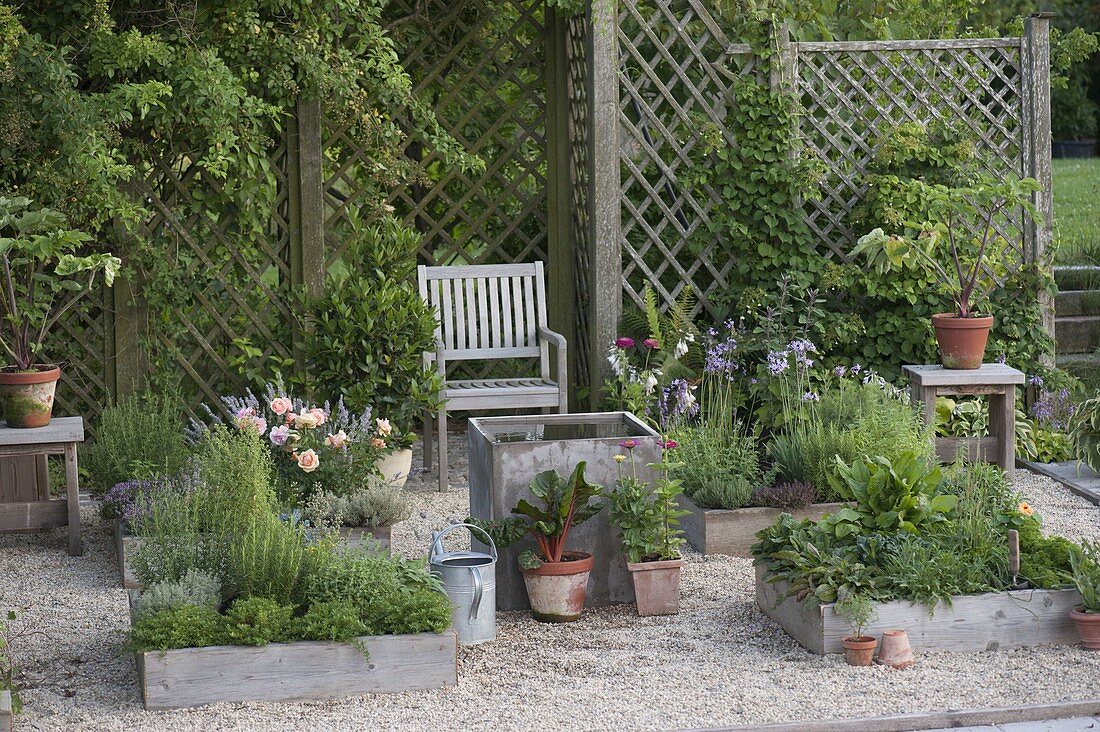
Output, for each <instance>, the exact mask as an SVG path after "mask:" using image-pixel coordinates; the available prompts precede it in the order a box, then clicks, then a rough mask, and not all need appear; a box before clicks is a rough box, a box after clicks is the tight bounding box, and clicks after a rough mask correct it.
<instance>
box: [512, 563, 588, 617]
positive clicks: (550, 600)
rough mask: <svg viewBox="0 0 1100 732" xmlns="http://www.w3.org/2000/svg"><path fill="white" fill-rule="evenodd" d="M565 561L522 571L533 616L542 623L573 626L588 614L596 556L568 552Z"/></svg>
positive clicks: (522, 569)
mask: <svg viewBox="0 0 1100 732" xmlns="http://www.w3.org/2000/svg"><path fill="white" fill-rule="evenodd" d="M562 560H563V561H560V562H545V563H543V565H542V566H541V567H539V568H538V569H524V568H523V567H520V569H519V571H520V573H522V574H523V583H524V584H525V585H527V599H528V600H529V601H530V602H531V615H533V616H534V617H535V620H538V621H539V622H543V623H571V622H573V621H574V620H576V619H578V618H579V617H580V616H581V613H582V612H584V599H585V596H586V595H587V593H588V575H589V574H590V573H591V572H592V565H593V561H592V555H591V554H588V553H586V552H564V553H563V554H562Z"/></svg>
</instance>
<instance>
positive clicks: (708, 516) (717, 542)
mask: <svg viewBox="0 0 1100 732" xmlns="http://www.w3.org/2000/svg"><path fill="white" fill-rule="evenodd" d="M677 500H678V501H679V503H680V508H682V509H683V510H685V511H687V512H688V514H687V515H686V516H684V517H682V518H681V519H680V528H682V529H683V530H684V536H685V537H686V538H687V540H688V543H689V544H691V545H692V546H693V547H695V549H697V550H698V551H700V552H702V553H703V554H724V555H726V556H730V557H751V556H752V551H751V549H752V545H753V544H755V543H756V533H757V532H758V531H762V530H763V529H766V528H768V527H769V526H771V525H772V524H774V523H775V522H776V520H777V519H778V518H779V516H780V515H781V514H783V513H789V514H791V515H792V516H794V518H795V519H796V520H798V521H801V520H802V519H810V520H812V521H817V520H818V519H820V518H821V517H822V516H824V515H825V514H827V513H834V512H836V511H838V510H839V509H841V508H843V507H844V504H843V503H813V504H810V505H809V506H804V507H802V508H795V509H791V510H788V511H784V510H782V509H779V508H769V507H767V506H752V507H748V508H735V509H704V508H701V507H700V506H698V505H696V503H695V502H694V501H692V500H691V498H689V497H688V496H686V495H684V494H682V493H681V494H680V496H679V497H678V498H677Z"/></svg>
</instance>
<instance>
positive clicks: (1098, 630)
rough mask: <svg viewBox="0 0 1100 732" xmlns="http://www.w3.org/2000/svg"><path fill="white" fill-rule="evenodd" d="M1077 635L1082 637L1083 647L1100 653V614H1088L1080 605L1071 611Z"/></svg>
mask: <svg viewBox="0 0 1100 732" xmlns="http://www.w3.org/2000/svg"><path fill="white" fill-rule="evenodd" d="M1069 616H1070V617H1071V618H1073V624H1074V625H1076V626H1077V634H1078V635H1080V636H1081V647H1082V648H1085V649H1087V650H1090V651H1100V613H1086V612H1084V606H1083V605H1078V606H1077V607H1075V608H1074V609H1073V610H1071V611H1070V613H1069Z"/></svg>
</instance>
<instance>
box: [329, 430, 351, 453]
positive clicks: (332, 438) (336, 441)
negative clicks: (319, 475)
mask: <svg viewBox="0 0 1100 732" xmlns="http://www.w3.org/2000/svg"><path fill="white" fill-rule="evenodd" d="M325 444H326V445H328V446H329V447H331V448H333V449H334V450H339V449H340V448H341V447H343V446H344V445H346V444H348V433H347V432H344V431H343V430H340V431H339V432H337V433H336V434H335V435H332V434H330V435H329V436H328V437H326V438H325Z"/></svg>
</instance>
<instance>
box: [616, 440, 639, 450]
mask: <svg viewBox="0 0 1100 732" xmlns="http://www.w3.org/2000/svg"><path fill="white" fill-rule="evenodd" d="M637 446H638V441H637V440H623V441H622V442H620V443H619V447H621V448H623V449H624V450H633V449H634V448H635V447H637Z"/></svg>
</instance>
